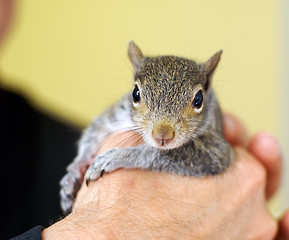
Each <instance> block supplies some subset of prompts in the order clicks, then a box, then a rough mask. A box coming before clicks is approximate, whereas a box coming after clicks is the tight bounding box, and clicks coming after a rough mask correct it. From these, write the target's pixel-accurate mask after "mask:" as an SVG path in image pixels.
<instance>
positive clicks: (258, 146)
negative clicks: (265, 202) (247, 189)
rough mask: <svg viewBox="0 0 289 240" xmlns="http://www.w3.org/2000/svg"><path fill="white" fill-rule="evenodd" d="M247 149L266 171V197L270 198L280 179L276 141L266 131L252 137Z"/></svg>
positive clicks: (280, 167)
mask: <svg viewBox="0 0 289 240" xmlns="http://www.w3.org/2000/svg"><path fill="white" fill-rule="evenodd" d="M248 149H249V151H250V152H251V153H252V154H253V155H254V156H255V157H256V158H257V159H258V160H259V161H260V162H261V163H262V164H263V166H264V167H265V169H266V171H267V186H266V190H265V191H266V197H267V198H270V197H271V196H272V195H273V194H274V193H275V191H276V190H277V189H278V187H279V184H280V180H281V169H282V154H281V150H280V147H279V144H278V141H277V140H276V139H275V137H273V136H272V134H270V133H268V132H260V133H258V134H256V135H255V136H253V137H252V139H251V141H250V142H249V145H248Z"/></svg>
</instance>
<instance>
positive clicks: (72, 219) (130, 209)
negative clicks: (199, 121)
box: [43, 118, 281, 239]
mask: <svg viewBox="0 0 289 240" xmlns="http://www.w3.org/2000/svg"><path fill="white" fill-rule="evenodd" d="M225 120H226V121H227V124H226V125H225V126H226V128H225V132H226V136H227V138H228V139H229V140H230V141H231V142H232V143H233V144H234V145H235V146H238V147H236V156H237V160H236V163H235V164H234V165H233V166H232V167H231V168H230V169H229V170H228V171H227V172H226V173H225V174H223V175H220V176H216V177H209V178H205V179H204V178H203V179H199V178H191V177H181V176H176V175H172V174H164V173H155V172H149V171H140V170H122V171H116V172H114V173H113V174H108V175H105V177H104V178H102V179H100V180H98V181H95V182H90V184H89V188H87V187H86V186H82V188H81V190H80V191H79V194H78V196H77V199H76V202H75V206H74V210H73V212H72V213H71V214H70V215H69V216H68V217H66V218H65V219H63V220H62V221H60V222H59V223H57V224H55V225H53V226H51V227H50V231H44V234H43V236H44V237H47V239H49V238H48V237H49V236H50V237H51V236H53V235H47V234H45V232H46V233H48V234H49V233H50V234H56V235H54V236H56V237H61V234H62V236H63V237H64V236H65V234H72V233H73V234H76V235H77V236H78V237H80V238H81V237H85V238H87V237H88V236H90V237H91V238H92V239H93V237H94V236H95V238H98V239H106V238H112V239H114V238H116V239H146V238H153V239H155V238H158V239H159V238H172V239H174V238H177V239H181V238H184V239H186V238H188V239H195V238H197V239H204V238H210V239H248V238H255V239H272V238H273V236H274V235H275V233H276V229H277V228H276V222H275V221H274V219H273V218H272V217H271V216H270V214H269V213H268V212H267V210H266V201H265V195H264V188H265V183H266V172H265V170H264V167H263V166H262V165H261V164H260V163H259V162H258V161H257V160H256V159H255V158H254V157H253V156H251V155H250V154H249V153H248V152H247V151H246V150H245V146H247V145H248V146H251V148H253V149H255V147H254V144H253V143H254V141H253V139H254V138H253V139H252V140H251V141H250V142H249V141H248V138H247V137H246V134H243V133H244V132H245V131H244V128H243V127H242V125H240V124H239V122H238V121H236V120H235V119H234V118H233V119H231V120H232V122H231V123H229V122H228V119H226V118H225ZM228 124H231V125H228ZM234 124H235V125H234ZM240 133H242V134H240ZM126 134H129V133H126ZM130 134H132V133H130ZM120 136H122V135H120ZM130 137H132V136H130ZM113 139H115V140H117V139H118V137H115V136H114V137H113ZM133 139H135V143H136V141H137V140H138V139H139V138H138V137H137V136H135V135H134V137H132V140H133ZM118 140H119V139H118ZM255 141H257V143H258V140H255ZM129 142H130V143H131V144H132V142H131V141H129ZM119 143H120V142H117V141H116V142H114V143H113V145H114V146H105V145H103V149H102V151H104V150H105V149H107V148H109V147H115V146H118V144H119ZM116 144H117V145H116ZM257 145H258V144H257ZM268 159H269V160H272V159H273V158H271V157H270V156H269V157H268ZM280 159H281V157H280V155H279V158H278V159H277V161H278V162H280ZM259 160H260V159H259ZM263 160H264V159H262V160H260V161H261V162H262V161H263ZM273 161H274V159H273ZM265 162H267V161H266V160H265ZM267 172H268V175H267V176H268V179H269V176H271V180H272V179H273V180H274V179H275V182H278V177H276V176H277V175H278V174H277V175H276V174H275V175H274V174H273V175H272V174H271V175H270V173H271V172H272V171H270V170H267ZM279 175H280V173H279ZM272 176H273V177H272ZM273 182H274V181H273ZM269 185H270V184H269V183H268V184H267V186H269ZM270 186H271V187H266V192H270V191H274V188H276V186H277V184H276V183H275V187H274V184H273V185H272V184H271V185H270ZM267 189H271V190H270V191H269V190H267ZM267 197H269V195H268V194H267ZM48 230H49V228H48ZM59 230H61V231H59ZM65 230H66V231H65ZM57 234H58V235H57ZM66 236H67V235H66Z"/></svg>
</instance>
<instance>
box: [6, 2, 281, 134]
mask: <svg viewBox="0 0 289 240" xmlns="http://www.w3.org/2000/svg"><path fill="white" fill-rule="evenodd" d="M279 14H280V9H279V6H278V1H275V0H266V1H264V0H254V1H252V0H235V1H228V0H218V1H215V0H205V1H191V0H178V1H171V0H170V1H153V0H146V1H143V0H142V1H132V0H126V1H112V0H110V1H96V0H86V1H75V0H69V1H68V0H54V1H39V0H25V1H24V0H22V1H21V0H20V1H19V4H18V8H17V14H16V19H15V24H14V31H13V32H12V33H11V35H10V38H9V41H7V44H6V46H5V48H4V49H2V53H1V62H0V64H1V65H0V70H1V73H2V76H4V79H5V85H7V86H17V87H18V88H20V89H22V90H23V91H24V92H25V93H27V94H28V95H29V96H30V97H31V99H33V101H34V103H35V104H37V105H38V106H40V107H42V108H44V109H45V110H47V111H49V112H51V113H54V114H56V115H58V116H60V117H61V118H64V119H67V120H68V121H70V122H73V123H77V124H80V125H85V124H88V123H89V122H90V120H91V119H92V118H93V116H95V115H96V114H97V113H99V112H100V111H101V110H103V109H104V108H105V107H106V106H108V105H109V104H111V103H112V102H114V101H116V100H117V99H118V98H119V97H120V96H121V95H122V94H123V93H124V92H126V91H129V90H131V88H132V86H133V85H132V80H131V79H132V67H131V65H130V63H129V60H128V58H127V54H126V51H127V42H128V41H129V40H130V39H133V40H135V42H136V43H137V44H138V45H139V46H140V47H141V49H142V50H143V52H144V53H145V54H149V55H158V54H174V55H180V56H185V57H189V58H193V59H196V60H198V61H205V60H206V59H207V58H209V57H210V56H211V55H212V54H213V53H214V52H216V51H217V50H218V49H220V48H222V49H223V50H224V53H223V57H222V61H221V64H220V67H219V68H218V71H217V73H216V75H215V78H214V85H213V86H214V87H215V89H216V90H217V94H218V96H219V98H220V99H221V104H222V106H223V108H224V109H225V110H227V111H230V112H234V113H236V114H237V115H238V116H239V117H241V119H243V120H244V121H245V123H246V124H247V126H248V128H249V129H250V131H251V132H255V131H257V130H261V129H267V130H269V131H271V132H273V133H274V134H276V135H277V136H279V134H280V129H279V128H278V126H279V124H278V123H279V118H280V112H281V110H280V107H279V102H280V99H279V94H278V93H279V92H280V74H279V73H280V69H279V66H280V61H281V59H280V56H279V53H280V49H279V47H278V46H279V35H280V32H279V31H280V30H279V25H280V22H279V17H278V16H279Z"/></svg>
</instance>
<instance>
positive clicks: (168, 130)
mask: <svg viewBox="0 0 289 240" xmlns="http://www.w3.org/2000/svg"><path fill="white" fill-rule="evenodd" d="M152 135H153V138H154V140H155V141H156V143H157V144H158V145H160V146H165V145H168V144H169V143H170V142H171V141H172V140H173V138H174V137H175V130H174V128H173V127H171V126H170V125H164V124H162V125H159V126H156V127H155V128H154V129H153V132H152Z"/></svg>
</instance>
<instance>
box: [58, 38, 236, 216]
mask: <svg viewBox="0 0 289 240" xmlns="http://www.w3.org/2000/svg"><path fill="white" fill-rule="evenodd" d="M220 55H221V51H219V52H217V53H216V54H215V55H214V56H213V57H212V58H210V59H209V60H208V61H207V62H206V63H205V64H197V63H195V62H194V61H191V60H187V59H184V58H178V57H173V56H160V57H155V58H148V57H144V56H143V54H142V53H141V51H140V49H139V48H138V47H137V46H136V45H135V44H134V43H133V42H132V43H130V46H129V56H130V58H131V60H132V63H133V66H134V69H135V80H136V84H138V86H139V87H140V88H141V89H140V90H141V102H140V103H137V104H133V98H132V95H131V93H130V94H127V95H125V96H124V97H123V98H122V99H121V100H120V101H119V102H118V103H116V104H115V105H114V106H112V107H111V108H109V109H108V110H106V111H105V112H104V113H103V114H101V115H100V116H99V117H98V118H96V119H95V120H94V121H93V123H92V124H91V125H90V126H89V127H88V128H87V129H86V130H85V131H84V133H83V135H82V137H81V139H80V141H79V150H78V155H77V157H76V158H75V159H74V161H73V162H72V163H71V164H70V165H69V166H68V168H67V174H66V175H65V176H64V177H63V179H62V180H61V182H60V185H61V191H60V195H61V207H62V209H63V210H64V211H66V212H68V211H70V210H71V208H72V205H73V201H74V198H75V196H76V194H77V191H78V190H79V187H80V185H81V182H82V180H83V174H82V173H81V171H80V170H81V169H82V168H86V167H88V169H87V171H86V173H85V176H84V178H85V180H86V181H91V180H96V179H98V178H99V177H100V176H102V175H103V173H109V172H112V171H114V170H117V169H119V168H138V169H146V170H154V171H163V172H171V173H175V174H179V175H183V176H197V177H202V176H210V175H216V174H220V173H222V172H223V171H225V169H227V167H228V166H230V164H231V162H232V161H233V159H234V152H233V150H232V148H231V147H230V145H229V144H228V143H227V141H226V140H225V139H224V136H223V127H222V115H221V111H220V108H219V105H218V101H217V99H216V96H215V93H214V91H213V90H212V89H211V88H210V81H211V77H212V74H213V72H214V70H215V68H216V66H217V64H218V61H219V59H220ZM196 88H200V89H202V91H203V95H204V105H203V109H202V111H201V112H200V113H196V112H194V111H193V110H191V106H192V100H193V98H194V96H195V91H196ZM163 122H165V123H166V124H170V125H171V126H173V128H174V129H175V132H176V137H175V138H176V139H175V138H174V139H173V141H172V142H173V143H172V144H171V145H169V144H168V145H167V146H156V144H157V143H156V142H154V140H153V138H152V133H151V132H152V130H153V129H155V128H156V125H157V124H162V123H163ZM119 130H135V131H137V132H139V133H140V135H141V136H142V137H143V139H144V141H145V143H144V144H142V145H140V146H136V147H131V148H125V149H118V148H115V149H111V150H108V151H106V152H105V153H103V154H101V155H98V156H96V154H97V151H98V149H99V147H100V144H101V142H102V140H103V139H104V138H105V137H106V136H108V135H109V134H110V133H113V132H115V131H119Z"/></svg>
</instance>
